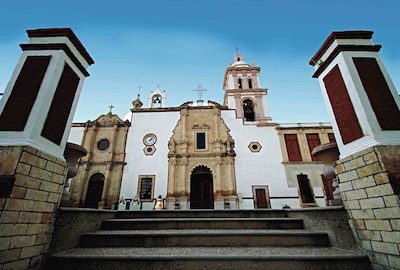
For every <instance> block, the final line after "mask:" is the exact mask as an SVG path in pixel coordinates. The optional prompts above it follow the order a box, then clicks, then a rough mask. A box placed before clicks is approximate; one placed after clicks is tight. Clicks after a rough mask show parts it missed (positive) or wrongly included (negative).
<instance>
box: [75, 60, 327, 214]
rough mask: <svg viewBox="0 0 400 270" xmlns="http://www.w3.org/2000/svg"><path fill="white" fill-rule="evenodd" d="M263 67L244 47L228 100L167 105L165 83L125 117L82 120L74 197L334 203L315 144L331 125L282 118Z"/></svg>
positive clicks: (213, 204)
mask: <svg viewBox="0 0 400 270" xmlns="http://www.w3.org/2000/svg"><path fill="white" fill-rule="evenodd" d="M259 75H260V67H258V66H256V65H255V64H253V65H250V64H248V63H246V62H245V61H244V60H243V58H242V56H241V55H239V54H236V55H235V58H234V63H233V64H230V65H229V66H228V68H227V69H226V72H225V76H224V82H223V90H224V100H223V103H222V104H220V103H218V102H215V101H203V100H197V101H195V102H186V103H183V104H182V105H180V106H176V107H168V106H167V94H166V91H163V90H161V89H160V88H159V87H157V89H155V90H154V91H152V92H151V93H150V95H149V97H148V100H147V101H145V102H146V103H147V105H144V104H143V101H142V100H141V99H140V97H139V96H138V98H137V99H136V100H134V101H133V107H132V108H131V110H130V112H129V113H127V114H126V115H125V116H124V117H123V119H121V118H119V117H118V116H117V115H115V114H113V113H112V112H111V111H110V113H108V114H106V115H102V116H100V117H99V118H98V119H96V120H95V121H89V122H87V123H81V124H80V123H75V124H74V125H73V127H72V129H71V133H70V137H69V140H70V141H71V142H74V143H78V144H81V145H83V146H84V147H85V148H86V150H88V155H87V156H86V157H84V158H82V159H81V161H80V166H79V173H78V175H77V176H76V177H75V178H74V179H72V181H71V188H70V192H71V203H72V204H73V205H75V206H83V207H94V208H113V207H116V206H117V207H119V209H137V208H138V209H139V208H140V209H152V208H153V205H154V199H155V198H157V197H159V196H160V197H161V198H163V199H164V201H165V207H166V208H167V209H249V208H282V207H292V208H297V207H315V206H325V205H326V202H327V200H328V199H329V198H330V196H331V193H332V187H331V185H330V184H329V183H328V182H326V181H323V179H322V177H321V171H322V168H323V165H322V163H321V162H319V161H318V160H317V159H316V158H314V157H312V156H311V154H310V153H311V151H312V149H313V148H314V147H315V146H317V145H319V144H322V143H327V142H332V141H334V137H333V133H332V129H331V127H330V125H329V124H327V123H312V124H301V123H300V124H277V123H275V122H273V120H272V118H271V116H270V113H269V109H268V103H267V94H268V90H267V89H266V88H262V86H261V83H260V78H259Z"/></svg>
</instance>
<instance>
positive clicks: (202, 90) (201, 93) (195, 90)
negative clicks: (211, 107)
mask: <svg viewBox="0 0 400 270" xmlns="http://www.w3.org/2000/svg"><path fill="white" fill-rule="evenodd" d="M193 92H196V93H197V95H198V100H202V99H201V98H202V96H203V93H204V92H207V89H205V88H204V87H203V86H202V85H201V83H199V85H198V86H197V87H196V89H193Z"/></svg>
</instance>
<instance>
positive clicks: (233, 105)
mask: <svg viewBox="0 0 400 270" xmlns="http://www.w3.org/2000/svg"><path fill="white" fill-rule="evenodd" d="M228 108H229V109H236V101H235V97H234V96H233V95H230V96H228Z"/></svg>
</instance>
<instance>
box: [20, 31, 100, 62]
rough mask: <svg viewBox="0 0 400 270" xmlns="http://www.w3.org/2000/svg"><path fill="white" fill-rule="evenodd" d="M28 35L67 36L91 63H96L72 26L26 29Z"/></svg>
mask: <svg viewBox="0 0 400 270" xmlns="http://www.w3.org/2000/svg"><path fill="white" fill-rule="evenodd" d="M26 32H27V33H28V37H30V38H32V37H61V36H63V37H64V36H65V37H67V38H68V39H69V40H70V41H71V43H72V44H73V45H74V46H75V48H76V49H77V50H78V52H79V53H80V54H81V55H82V57H83V58H84V59H85V60H86V61H87V63H88V64H89V65H92V64H94V60H93V59H92V57H91V56H90V55H89V53H88V52H87V50H86V49H85V47H84V46H83V45H82V43H81V42H80V40H79V39H78V37H77V36H76V35H75V33H74V32H73V31H72V29H71V28H41V29H31V30H26Z"/></svg>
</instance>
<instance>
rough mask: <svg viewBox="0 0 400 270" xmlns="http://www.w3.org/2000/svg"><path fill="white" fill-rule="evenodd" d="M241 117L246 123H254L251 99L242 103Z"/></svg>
mask: <svg viewBox="0 0 400 270" xmlns="http://www.w3.org/2000/svg"><path fill="white" fill-rule="evenodd" d="M243 116H244V119H245V120H246V121H255V120H256V119H255V113H254V103H253V101H252V100H251V99H245V100H244V101H243Z"/></svg>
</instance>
